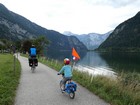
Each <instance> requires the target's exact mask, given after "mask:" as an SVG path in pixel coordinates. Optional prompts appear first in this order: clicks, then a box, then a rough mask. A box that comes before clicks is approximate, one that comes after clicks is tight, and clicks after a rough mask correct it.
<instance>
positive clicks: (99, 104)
mask: <svg viewBox="0 0 140 105" xmlns="http://www.w3.org/2000/svg"><path fill="white" fill-rule="evenodd" d="M18 59H19V61H20V63H21V67H22V71H21V78H20V84H19V87H18V90H17V95H16V99H15V104H14V105H110V104H108V103H106V102H105V101H103V100H102V99H100V98H99V97H97V96H96V95H94V94H93V93H91V92H89V91H88V90H87V89H85V88H83V87H82V86H80V85H78V88H77V91H76V95H75V98H74V99H70V98H69V96H68V95H67V94H62V93H61V92H60V89H59V81H60V80H61V79H62V78H61V76H58V75H57V72H56V71H55V70H53V69H51V68H49V67H48V66H46V65H43V64H41V63H39V64H38V67H37V68H36V70H35V72H34V73H32V72H31V68H30V67H29V66H28V59H27V58H25V57H21V56H19V57H18Z"/></svg>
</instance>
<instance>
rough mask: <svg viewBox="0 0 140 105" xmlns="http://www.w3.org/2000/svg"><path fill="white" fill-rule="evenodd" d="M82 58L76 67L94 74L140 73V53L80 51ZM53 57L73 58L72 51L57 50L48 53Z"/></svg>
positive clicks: (61, 58) (60, 58) (59, 58)
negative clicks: (53, 52)
mask: <svg viewBox="0 0 140 105" xmlns="http://www.w3.org/2000/svg"><path fill="white" fill-rule="evenodd" d="M79 55H80V57H81V59H80V60H79V61H78V62H76V66H75V67H76V68H78V69H79V70H83V71H88V72H90V73H93V74H104V75H112V74H115V73H118V72H138V73H140V53H99V52H94V51H90V52H80V53H79ZM48 56H49V57H51V58H53V59H58V60H63V58H65V57H68V58H72V56H71V52H56V53H55V54H52V53H51V54H48Z"/></svg>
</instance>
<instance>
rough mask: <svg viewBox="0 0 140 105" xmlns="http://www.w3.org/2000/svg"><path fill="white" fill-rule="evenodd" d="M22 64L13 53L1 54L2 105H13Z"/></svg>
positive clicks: (0, 86) (0, 89)
mask: <svg viewBox="0 0 140 105" xmlns="http://www.w3.org/2000/svg"><path fill="white" fill-rule="evenodd" d="M20 72H21V66H20V63H19V61H18V60H17V59H16V62H15V70H14V57H13V55H12V54H0V105H13V104H14V99H15V95H16V89H17V87H18V84H19V78H20Z"/></svg>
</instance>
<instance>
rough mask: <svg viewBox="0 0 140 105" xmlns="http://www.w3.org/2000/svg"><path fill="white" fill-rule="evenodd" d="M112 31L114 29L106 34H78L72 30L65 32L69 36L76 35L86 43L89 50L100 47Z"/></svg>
mask: <svg viewBox="0 0 140 105" xmlns="http://www.w3.org/2000/svg"><path fill="white" fill-rule="evenodd" d="M111 32H112V31H110V32H108V33H106V34H97V33H89V34H81V35H76V34H73V33H71V32H64V34H65V35H68V36H70V35H72V36H76V37H77V38H78V39H79V40H80V41H81V42H83V43H84V45H85V46H86V47H87V49H88V50H94V49H96V48H98V47H99V45H100V44H101V43H102V42H103V41H105V40H106V38H107V37H108V36H109V35H110V33H111Z"/></svg>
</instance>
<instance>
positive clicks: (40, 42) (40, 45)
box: [32, 36, 49, 55]
mask: <svg viewBox="0 0 140 105" xmlns="http://www.w3.org/2000/svg"><path fill="white" fill-rule="evenodd" d="M32 43H33V44H34V45H35V47H36V49H37V54H38V55H42V54H43V50H44V48H45V47H46V46H47V44H49V41H48V40H47V39H46V37H44V36H40V37H38V38H37V39H35V40H33V42H32Z"/></svg>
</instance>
